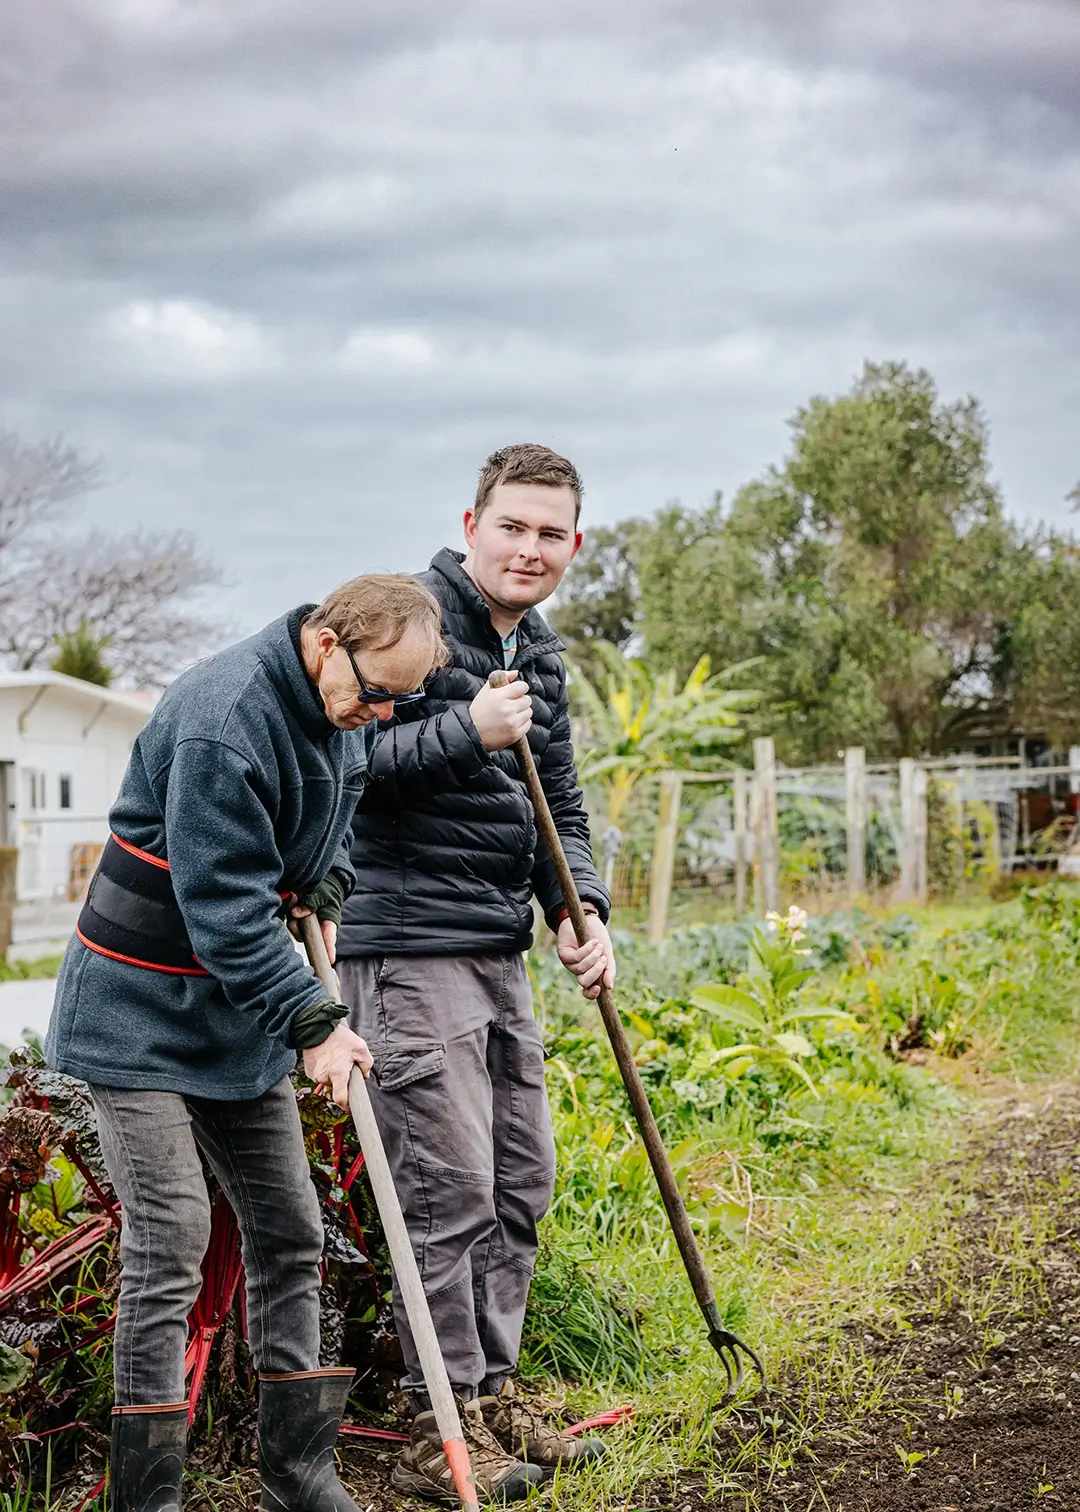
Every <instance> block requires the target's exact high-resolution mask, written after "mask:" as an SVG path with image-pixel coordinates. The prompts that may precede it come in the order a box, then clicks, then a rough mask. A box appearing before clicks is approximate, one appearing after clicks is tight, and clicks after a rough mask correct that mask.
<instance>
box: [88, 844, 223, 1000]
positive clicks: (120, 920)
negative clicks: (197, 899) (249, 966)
mask: <svg viewBox="0 0 1080 1512" xmlns="http://www.w3.org/2000/svg"><path fill="white" fill-rule="evenodd" d="M75 933H76V934H77V935H78V937H79V939H80V940H81V941H82V942H83V944H84V945H86V946H88V947H89V949H90V950H96V951H97V953H98V954H99V955H104V956H110V957H111V958H112V959H113V960H114V961H125V962H126V963H127V964H128V965H129V966H145V967H147V968H148V969H149V970H151V971H166V972H172V973H174V974H176V975H178V976H209V975H210V973H209V972H208V971H206V970H205V969H204V968H203V967H202V966H200V965H199V963H198V961H197V960H196V959H195V955H194V952H193V951H192V948H191V941H190V940H189V939H188V933H187V929H186V928H185V927H184V917H183V915H182V914H181V912H180V906H179V904H178V903H177V901H176V895H175V893H174V892H173V885H172V877H171V876H170V875H169V863H168V862H167V861H163V860H162V859H161V857H160V856H152V855H150V853H149V852H148V851H142V850H139V849H138V848H137V847H136V846H134V845H129V844H128V842H127V841H126V840H119V839H117V837H116V836H115V835H110V836H109V839H108V842H107V843H106V846H105V849H104V851H103V852H102V854H101V860H100V861H99V862H98V867H97V871H96V872H95V873H94V875H93V877H92V879H91V881H90V886H89V887H88V888H87V892H86V901H85V903H84V904H83V906H82V911H81V913H80V914H79V921H78V923H77V924H76V926H75Z"/></svg>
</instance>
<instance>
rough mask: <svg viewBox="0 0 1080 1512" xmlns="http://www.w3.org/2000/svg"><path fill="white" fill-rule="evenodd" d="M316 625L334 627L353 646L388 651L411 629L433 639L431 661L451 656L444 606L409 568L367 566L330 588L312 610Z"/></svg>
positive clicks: (312, 621)
mask: <svg viewBox="0 0 1080 1512" xmlns="http://www.w3.org/2000/svg"><path fill="white" fill-rule="evenodd" d="M307 624H308V625H309V626H310V628H311V629H312V630H322V629H324V628H325V629H327V630H332V631H333V632H334V634H335V635H336V636H337V638H338V640H339V641H340V642H341V644H342V645H343V646H344V647H345V649H346V650H347V651H386V650H387V649H388V648H389V647H390V646H396V645H397V643H398V641H399V640H401V639H402V637H403V636H404V635H405V634H407V632H408V631H410V630H417V631H419V632H420V633H421V634H423V635H426V636H427V637H428V638H429V640H430V641H431V667H432V671H434V670H435V668H436V667H445V666H446V664H447V662H448V661H449V660H450V653H449V652H448V650H447V649H446V642H445V641H444V640H443V637H442V608H441V607H440V605H439V601H438V599H437V598H436V597H435V595H434V594H433V593H429V592H428V590H427V589H426V588H425V587H424V585H423V583H418V582H417V580H416V578H414V577H410V576H409V574H408V573H407V572H365V573H363V574H362V576H360V577H357V578H353V579H352V581H351V582H349V583H343V584H342V585H341V587H340V588H335V589H334V591H333V593H329V594H327V596H326V598H324V599H323V601H322V603H321V604H320V605H319V607H318V608H317V609H314V610H312V612H311V614H310V615H308V618H307Z"/></svg>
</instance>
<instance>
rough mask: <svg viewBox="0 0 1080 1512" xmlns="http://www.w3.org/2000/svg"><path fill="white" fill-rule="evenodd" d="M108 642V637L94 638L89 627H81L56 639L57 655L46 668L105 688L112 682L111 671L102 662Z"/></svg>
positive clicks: (106, 663)
mask: <svg viewBox="0 0 1080 1512" xmlns="http://www.w3.org/2000/svg"><path fill="white" fill-rule="evenodd" d="M110 639H111V637H109V636H108V635H95V634H94V632H93V630H92V629H91V628H90V626H89V625H87V624H81V625H80V626H79V627H78V629H76V630H72V631H70V632H69V633H68V634H67V635H61V636H60V637H59V638H58V640H57V642H56V655H55V657H54V658H53V660H52V661H51V662H50V663H49V665H50V666H51V667H52V670H53V671H54V672H63V673H64V675H65V676H67V677H78V678H80V679H81V680H82V681H83V682H88V683H97V684H98V686H99V687H102V688H107V687H108V686H109V684H110V683H111V682H112V680H113V670H112V668H111V667H110V666H109V664H108V662H107V661H106V660H105V651H106V648H107V647H108V645H109V642H110Z"/></svg>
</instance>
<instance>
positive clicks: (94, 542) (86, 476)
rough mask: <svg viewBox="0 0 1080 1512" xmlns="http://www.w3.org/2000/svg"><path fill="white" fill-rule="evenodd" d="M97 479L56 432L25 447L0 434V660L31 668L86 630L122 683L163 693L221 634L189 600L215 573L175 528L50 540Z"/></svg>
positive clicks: (93, 466)
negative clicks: (64, 639) (65, 640)
mask: <svg viewBox="0 0 1080 1512" xmlns="http://www.w3.org/2000/svg"><path fill="white" fill-rule="evenodd" d="M104 476H105V470H104V463H103V462H101V461H100V460H97V459H88V458H85V457H83V456H82V454H81V453H80V452H79V451H78V450H77V449H76V448H75V447H73V446H70V445H69V444H68V443H67V442H66V441H65V440H64V439H63V438H62V437H56V438H54V439H53V440H50V441H44V442H42V443H40V444H39V445H37V446H30V445H26V444H25V443H23V442H22V441H20V439H19V438H18V437H17V436H15V435H13V434H11V433H0V658H3V659H5V660H7V661H8V662H9V663H10V664H11V665H13V666H15V667H18V668H20V669H22V670H29V669H31V668H33V667H36V666H40V665H41V664H42V663H43V662H46V661H48V660H49V659H50V656H51V654H52V652H53V651H54V649H55V647H56V644H57V642H58V641H59V640H60V639H61V638H62V637H68V636H71V635H73V634H76V633H80V632H81V633H88V634H89V635H91V636H92V637H93V638H94V639H95V640H98V641H99V642H101V643H102V645H103V647H104V657H105V660H106V662H107V663H108V665H109V667H110V668H111V670H112V672H113V673H114V675H115V676H116V678H117V680H118V681H120V682H122V683H127V684H128V685H129V686H135V687H140V688H141V687H148V686H155V685H157V686H160V685H162V684H163V683H165V682H168V681H169V679H170V677H171V676H173V675H174V674H175V673H176V672H177V671H178V670H179V669H180V667H182V666H183V665H184V664H185V663H186V662H189V661H191V660H192V659H193V658H194V657H196V656H198V655H200V654H202V653H203V652H205V651H206V650H208V649H209V648H210V646H211V645H212V644H213V643H214V642H215V641H217V640H219V639H220V635H221V628H220V627H216V626H215V625H214V624H213V622H212V621H211V620H208V619H207V618H206V617H205V616H204V615H202V614H200V613H199V612H198V610H197V608H196V607H194V606H192V604H191V602H190V601H191V600H192V599H193V598H195V597H196V596H197V595H198V594H199V593H200V592H202V591H203V590H205V589H207V588H211V587H214V586H216V585H217V584H218V583H220V581H221V574H220V572H219V570H218V568H217V567H216V566H215V565H214V564H213V563H212V562H211V561H210V560H209V559H208V558H207V557H205V556H203V555H202V554H201V553H200V552H199V551H198V550H197V548H196V546H195V542H194V540H193V539H192V538H191V537H190V536H189V535H186V534H184V533H183V532H176V533H172V534H169V533H164V534H150V533H144V532H138V531H137V532H135V533H134V534H131V535H125V536H118V537H117V536H106V535H103V534H101V533H100V532H95V533H92V534H89V535H86V536H84V537H82V538H81V539H74V540H73V539H72V536H71V532H70V529H68V530H65V532H64V535H63V537H62V538H61V537H58V536H56V535H53V534H50V533H48V532H47V530H46V528H45V527H47V526H49V525H55V524H57V523H59V522H61V521H62V520H63V517H64V515H65V514H66V513H67V511H68V508H69V507H70V506H71V505H72V504H73V502H74V501H75V500H76V499H78V498H80V497H81V496H82V495H83V494H85V493H87V492H88V491H90V490H91V489H94V488H98V487H100V486H101V484H102V482H103V481H104Z"/></svg>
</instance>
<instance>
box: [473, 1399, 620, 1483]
mask: <svg viewBox="0 0 1080 1512" xmlns="http://www.w3.org/2000/svg"><path fill="white" fill-rule="evenodd" d="M475 1410H479V1411H480V1413H481V1414H482V1416H483V1419H484V1422H485V1424H486V1425H487V1427H488V1428H489V1429H490V1430H491V1434H492V1437H493V1438H495V1439H497V1440H498V1442H499V1443H500V1444H501V1445H502V1447H503V1448H504V1449H505V1450H507V1452H508V1453H510V1454H519V1455H520V1456H521V1458H522V1459H523V1460H524V1461H525V1463H526V1464H528V1465H539V1467H540V1469H541V1470H542V1471H543V1472H544V1475H545V1476H550V1475H554V1474H555V1467H556V1465H562V1467H563V1469H564V1470H568V1469H570V1468H572V1467H573V1468H576V1467H577V1466H578V1465H587V1464H589V1463H590V1462H591V1461H593V1460H598V1459H602V1458H603V1457H604V1455H605V1454H606V1453H607V1449H606V1447H605V1445H603V1444H602V1443H601V1442H600V1440H599V1439H594V1438H589V1439H583V1438H578V1437H576V1436H575V1435H574V1434H572V1433H563V1432H562V1431H561V1430H560V1429H558V1428H553V1427H552V1425H551V1424H550V1423H547V1422H545V1421H544V1418H543V1417H542V1415H541V1414H540V1412H538V1411H537V1409H536V1408H535V1407H530V1406H529V1404H528V1403H527V1402H524V1401H522V1399H521V1398H520V1397H519V1396H517V1395H516V1394H515V1392H514V1383H513V1381H507V1382H506V1383H505V1384H504V1386H503V1388H502V1390H501V1391H500V1392H499V1394H498V1396H486V1397H477V1398H476V1400H475V1401H474V1402H467V1403H466V1405H465V1411H466V1412H470V1411H475Z"/></svg>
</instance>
